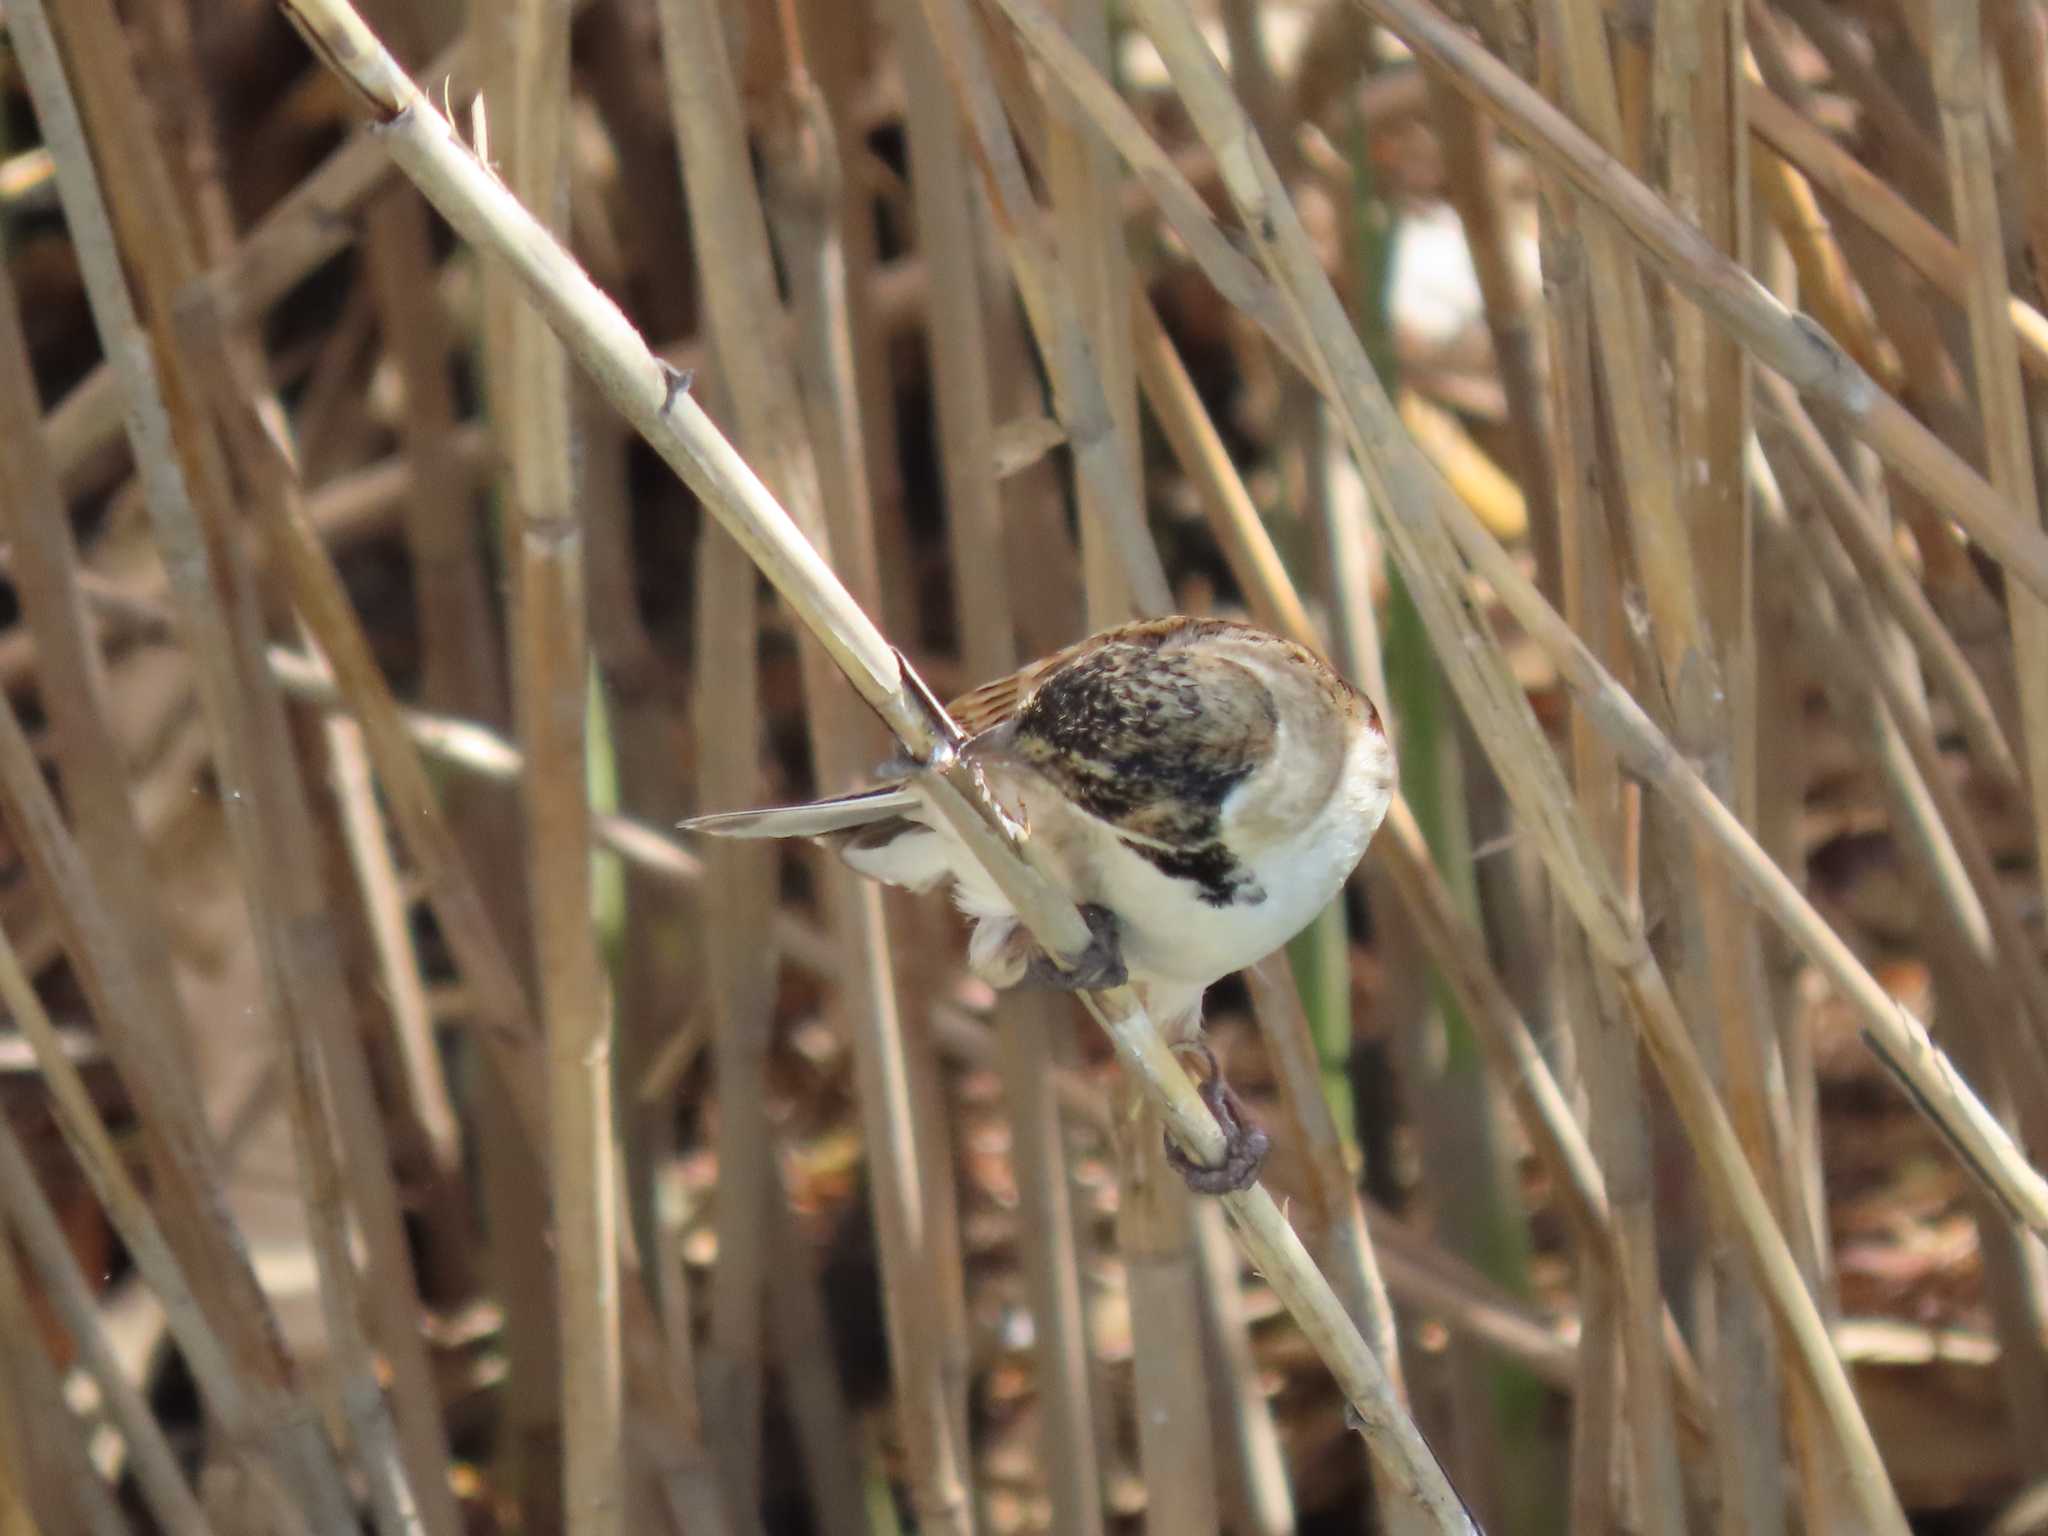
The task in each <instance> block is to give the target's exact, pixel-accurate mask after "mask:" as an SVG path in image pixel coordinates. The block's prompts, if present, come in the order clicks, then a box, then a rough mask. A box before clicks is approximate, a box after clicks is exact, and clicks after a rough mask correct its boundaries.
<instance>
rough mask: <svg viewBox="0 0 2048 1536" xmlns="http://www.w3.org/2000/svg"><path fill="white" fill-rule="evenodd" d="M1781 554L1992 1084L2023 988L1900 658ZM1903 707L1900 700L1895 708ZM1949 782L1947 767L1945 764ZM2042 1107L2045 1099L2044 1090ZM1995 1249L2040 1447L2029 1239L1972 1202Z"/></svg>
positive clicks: (2017, 1382)
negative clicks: (1977, 884) (1929, 766)
mask: <svg viewBox="0 0 2048 1536" xmlns="http://www.w3.org/2000/svg"><path fill="white" fill-rule="evenodd" d="M1774 532H1775V533H1776V534H1777V538H1776V540H1775V541H1774V548H1775V549H1776V550H1777V551H1778V552H1779V553H1780V554H1781V556H1782V557H1784V558H1787V559H1789V560H1791V561H1792V562H1794V563H1795V564H1796V565H1797V566H1798V567H1799V568H1800V574H1801V575H1802V576H1804V577H1805V578H1806V581H1805V590H1806V591H1807V592H1808V593H1810V594H1812V593H1818V594H1823V596H1822V598H1821V600H1820V601H1819V602H1817V603H1816V602H1814V601H1812V600H1811V599H1809V600H1808V601H1807V602H1806V603H1803V604H1802V605H1801V613H1802V615H1803V617H1804V621H1805V626H1806V628H1807V630H1808V631H1809V634H1810V637H1811V640H1812V642H1813V643H1814V645H1815V648H1816V651H1817V654H1818V659H1819V661H1820V662H1821V664H1822V668H1823V670H1822V672H1821V676H1822V677H1823V678H1824V680H1825V683H1826V686H1827V689H1828V695H1829V699H1830V703H1831V707H1832V708H1833V709H1834V710H1835V711H1836V713H1837V714H1838V715H1839V716H1840V717H1841V718H1843V719H1844V720H1849V721H1854V722H1856V724H1855V727H1854V729H1855V731H1856V734H1857V735H1858V736H1859V737H1861V738H1862V740H1863V743H1864V747H1865V750H1866V752H1867V753H1868V754H1869V756H1870V758H1871V760H1872V762H1873V764H1874V766H1875V767H1876V769H1877V770H1878V775H1879V780H1880V784H1881V786H1882V787H1883V789H1884V792H1885V799H1886V802H1887V804H1888V806H1889V808H1890V812H1891V819H1892V824H1893V827H1894V829H1895V833H1896V835H1897V836H1898V837H1899V840H1900V842H1901V844H1902V845H1903V848H1904V850H1905V853H1906V855H1907V860H1908V872H1909V877H1910V878H1911V881H1912V884H1913V885H1914V886H1915V887H1916V890H1915V894H1916V896H1917V898H1918V905H1919V906H1920V908H1921V911H1922V913H1923V915H1924V916H1925V918H1926V920H1927V938H1928V943H1929V949H1930V957H1931V963H1932V965H1933V967H1934V971H1935V975H1936V977H1937V984H1938V985H1940V986H1942V988H1943V993H1944V996H1945V997H1949V998H1952V999H1953V1000H1954V1001H1955V1003H1956V1004H1957V1006H1956V1007H1955V1009H1954V1010H1953V1012H1952V1013H1951V1015H1950V1018H1951V1024H1952V1032H1953V1034H1954V1037H1955V1048H1956V1051H1957V1054H1958V1056H1959V1057H1960V1058H1961V1059H1963V1060H1965V1061H1966V1063H1967V1064H1968V1065H1970V1066H1971V1067H1972V1069H1973V1070H1976V1071H1978V1072H1980V1073H1986V1072H1987V1070H1988V1069H1991V1068H1993V1067H1995V1065H1996V1042H1995V1040H1994V1038H1993V1036H1992V1035H1990V1034H1989V1033H1987V1032H1986V1031H1985V1029H1984V1028H1983V1024H1982V1021H1983V1020H1985V1019H1988V1018H1991V1017H1994V1016H1997V1015H1998V1014H2000V1013H2004V1012H2009V1011H2010V1010H2011V1009H2012V1007H2013V999H2012V998H2011V996H2010V992H2011V980H2010V978H2009V977H2008V976H2005V975H2002V974H2001V973H2000V972H1999V970H1998V967H1997V957H1996V955H1995V954H1994V953H1992V952H1991V949H1990V934H1989V931H1988V928H1987V924H1986V920H1985V916H1984V912H1983V909H1982V907H1981V906H1980V904H1979V903H1978V900H1977V897H1976V895H1975V893H1974V892H1973V891H1972V890H1971V886H1970V876H1969V874H1968V873H1966V872H1965V869H1964V864H1963V861H1962V860H1961V859H1959V857H1958V853H1957V849H1956V839H1955V836H1954V835H1953V831H1952V828H1951V827H1950V826H1944V824H1943V817H1942V810H1941V807H1940V806H1939V805H1938V803H1937V800H1936V798H1935V796H1934V795H1932V794H1930V788H1931V784H1930V781H1929V780H1928V779H1927V778H1926V776H1925V775H1924V773H1923V771H1922V769H1921V767H1920V766H1919V764H1918V763H1917V762H1916V761H1915V760H1914V759H1915V756H1916V755H1917V754H1916V753H1915V752H1914V750H1913V749H1912V748H1910V747H1908V746H1907V745H1906V743H1905V741H1904V739H1903V738H1904V736H1905V735H1906V734H1907V732H1908V730H1909V729H1910V727H1909V726H1908V722H1912V723H1913V725H1916V726H1917V727H1918V730H1919V732H1920V733H1921V734H1923V735H1924V734H1925V733H1926V725H1925V720H1924V718H1923V717H1922V716H1921V715H1920V713H1919V706H1916V705H1915V704H1914V703H1913V702H1912V701H1910V700H1905V699H1903V698H1901V697H1900V692H1901V690H1900V687H1899V682H1900V680H1899V679H1898V678H1897V677H1893V678H1891V679H1890V680H1889V682H1888V684H1887V683H1880V682H1879V681H1878V678H1880V677H1882V675H1883V674H1884V673H1886V672H1887V671H1888V670H1890V668H1888V667H1887V664H1886V658H1887V656H1888V655H1889V656H1891V657H1896V656H1897V655H1898V649H1897V646H1896V645H1895V644H1891V643H1888V641H1887V638H1886V637H1883V636H1880V635H1879V634H1877V633H1876V632H1875V631H1874V630H1872V629H1870V628H1867V627H1862V626H1857V627H1855V628H1853V629H1852V627H1851V626H1850V625H1848V624H1846V623H1844V622H1842V620H1843V618H1844V615H1843V612H1842V609H1841V605H1840V604H1839V603H1831V602H1829V601H1828V600H1827V598H1826V596H1825V595H1824V594H1827V593H1828V592H1829V591H1830V589H1831V585H1832V583H1831V582H1830V580H1829V579H1828V578H1827V577H1824V576H1823V575H1822V574H1821V572H1820V571H1819V570H1818V569H1817V568H1816V565H1817V559H1818V551H1816V550H1809V549H1807V548H1804V547H1802V545H1801V541H1799V540H1798V539H1797V538H1796V536H1793V535H1792V534H1791V532H1790V529H1789V526H1788V525H1787V524H1786V523H1785V522H1784V520H1783V518H1782V516H1781V517H1780V518H1779V519H1778V525H1777V527H1776V528H1775V529H1774ZM1894 700H1897V701H1898V706H1897V707H1895V705H1894ZM1936 767H1937V771H1938V770H1939V765H1938V764H1937V765H1936ZM2036 1096H2038V1088H2037V1089H2036ZM1972 1206H1973V1211H1974V1215H1975V1217H1976V1220H1977V1222H1978V1226H1979V1241H1980V1245H1981V1247H1982V1250H1983V1262H1984V1268H1985V1282H1986V1290H1987V1292H1988V1294H1989V1299H1990V1303H1991V1309H1992V1314H1993V1317H1994V1320H1995V1322H1996V1326H1997V1330H1998V1333H1999V1336H2000V1338H2001V1340H2002V1341H2003V1346H2002V1348H2001V1351H2000V1359H2001V1368H2002V1374H2003V1375H2004V1376H2005V1377H2006V1380H2007V1394H2006V1395H2007V1401H2008V1406H2009V1408H2010V1410H2011V1413H2012V1418H2013V1431H2014V1434H2015V1437H2016V1443H2017V1444H2022V1445H2031V1444H2037V1443H2039V1436H2040V1434H2041V1432H2042V1423H2043V1415H2044V1414H2048V1401H2044V1398H2043V1383H2044V1382H2048V1377H2044V1375H2043V1373H2042V1370H2041V1362H2040V1346H2039V1342H2038V1341H2039V1338H2040V1328H2041V1325H2040V1313H2039V1297H2038V1295H2037V1294H2036V1293H2035V1291H2034V1288H2033V1286H2032V1283H2031V1280H2030V1278H2029V1276H2028V1270H2029V1267H2030V1266H2029V1262H2028V1259H2027V1257H2026V1255H2025V1252H2024V1246H2025V1244H2026V1243H2027V1242H2028V1239H2027V1237H2026V1235H2025V1234H2024V1233H2022V1232H2018V1231H2015V1230H2014V1229H2012V1228H2011V1227H2010V1226H2009V1225H2007V1224H2005V1223H2003V1222H2001V1221H2000V1220H1999V1219H1998V1212H1997V1210H1996V1208H1995V1206H1993V1205H1992V1204H1991V1203H1990V1202H1989V1201H1988V1200H1987V1199H1985V1198H1984V1196H1983V1195H1982V1194H1981V1192H1979V1193H1977V1195H1976V1198H1975V1199H1973V1201H1972Z"/></svg>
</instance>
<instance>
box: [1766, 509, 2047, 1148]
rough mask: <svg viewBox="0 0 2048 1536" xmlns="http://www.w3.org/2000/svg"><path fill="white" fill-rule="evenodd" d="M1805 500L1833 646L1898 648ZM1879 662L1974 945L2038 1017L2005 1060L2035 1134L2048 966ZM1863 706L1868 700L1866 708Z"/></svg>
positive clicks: (1877, 683)
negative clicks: (2024, 1092) (1834, 615)
mask: <svg viewBox="0 0 2048 1536" xmlns="http://www.w3.org/2000/svg"><path fill="white" fill-rule="evenodd" d="M1797 505H1798V506H1799V508H1800V515H1799V516H1797V517H1796V518H1795V519H1794V520H1795V521H1796V522H1798V523H1799V524H1801V528H1800V533H1801V536H1802V539H1803V541H1804V547H1805V553H1806V559H1805V561H1803V562H1802V564H1803V565H1804V567H1805V568H1806V569H1807V570H1809V571H1810V572H1811V574H1813V575H1814V577H1815V579H1816V580H1819V581H1821V582H1822V584H1823V586H1824V588H1825V590H1827V591H1828V592H1830V593H1832V595H1833V601H1834V604H1835V608H1836V610H1837V612H1838V614H1839V627H1840V629H1841V630H1842V631H1843V632H1844V634H1843V638H1836V637H1834V636H1833V635H1832V633H1829V634H1826V635H1824V636H1823V638H1822V643H1823V644H1825V645H1829V646H1830V647H1842V646H1844V645H1845V644H1846V649H1847V650H1848V652H1849V653H1851V654H1860V653H1862V652H1865V651H1867V652H1868V653H1869V654H1870V655H1871V656H1873V657H1882V656H1885V655H1887V654H1889V653H1890V651H1891V649H1892V648H1891V647H1890V646H1889V645H1888V643H1887V641H1886V634H1885V631H1886V626H1885V625H1884V624H1883V623H1882V621H1881V620H1880V618H1879V616H1878V615H1877V613H1876V612H1875V611H1874V609H1873V607H1872V605H1871V603H1870V600H1869V595H1868V593H1867V591H1866V590H1865V588H1864V585H1863V583H1862V580H1861V579H1860V573H1859V572H1858V571H1857V569H1856V566H1855V565H1854V563H1853V562H1852V561H1851V560H1850V558H1849V556H1848V554H1847V553H1846V552H1845V550H1844V549H1843V548H1842V545H1841V542H1840V541H1839V540H1838V539H1837V537H1836V536H1835V532H1834V530H1833V528H1831V527H1829V526H1827V525H1826V524H1825V523H1821V524H1820V525H1819V526H1816V525H1815V521H1814V519H1815V516H1816V514H1814V513H1813V512H1812V511H1811V503H1810V501H1804V502H1800V503H1798V504H1797ZM1866 516H1867V514H1866ZM1830 629H1832V626H1831V627H1830ZM1872 665H1873V668H1874V672H1875V676H1874V679H1873V680H1872V682H1871V684H1870V686H1871V688H1874V689H1875V690H1876V694H1877V696H1878V697H1879V698H1880V699H1881V700H1882V702H1883V704H1884V706H1885V708H1886V709H1887V710H1888V711H1889V712H1890V715H1891V717H1892V721H1893V726H1892V729H1893V730H1894V731H1895V732H1896V734H1897V735H1898V737H1899V739H1900V750H1901V751H1902V752H1904V753H1905V754H1906V755H1907V756H1908V757H1909V758H1910V760H1911V764H1912V767H1913V769H1914V771H1915V772H1916V773H1917V775H1918V776H1919V779H1920V780H1921V782H1922V784H1923V785H1924V788H1917V789H1915V790H1914V796H1915V798H1916V799H1918V798H1920V797H1922V796H1924V797H1927V799H1928V800H1929V802H1930V804H1931V808H1932V814H1933V816H1934V819H1935V824H1936V826H1937V828H1938V829H1939V835H1940V840H1941V841H1942V842H1943V843H1944V844H1947V843H1949V842H1951V841H1952V843H1953V847H1952V849H1950V850H1949V851H1948V852H1947V853H1946V854H1945V855H1944V858H1943V859H1942V860H1941V862H1942V863H1943V864H1944V865H1945V866H1947V867H1949V868H1953V869H1955V870H1956V872H1957V873H1958V874H1959V875H1961V876H1962V877H1963V880H1962V884H1961V886H1960V887H1959V888H1958V887H1953V886H1951V887H1949V890H1950V891H1951V892H1952V893H1954V894H1956V895H1957V901H1956V902H1955V903H1953V904H1952V905H1953V906H1954V918H1955V922H1956V926H1957V928H1958V930H1959V931H1961V932H1964V933H1969V934H1972V935H1973V936H1974V937H1973V939H1972V942H1971V948H1972V949H1973V950H1974V951H1975V952H1976V955H1977V958H1978V963H1980V964H1982V965H1983V966H1984V967H1985V969H1986V972H1987V976H1986V981H1987V983H1989V982H1991V981H1993V980H1994V975H1993V973H1995V984H1996V985H1997V987H1998V989H1999V990H2000V991H2001V992H2002V993H2005V994H2007V1003H2008V1007H2009V1010H2010V1012H2012V1013H2016V1014H2019V1015H2022V1016H2024V1017H2025V1018H2026V1019H2028V1020H2031V1021H2032V1027H2031V1029H2028V1030H2022V1031H2019V1032H2017V1033H2018V1035H2019V1037H2020V1041H2023V1042H2024V1043H2020V1042H2019V1041H2015V1043H2013V1044H2011V1045H2008V1046H2007V1047H2006V1049H2005V1050H2004V1052H2003V1053H2002V1054H2003V1055H2004V1057H2005V1070H2007V1071H2009V1072H2011V1073H2012V1075H2013V1080H2014V1083H2015V1084H2016V1085H2017V1084H2022V1083H2023V1084H2026V1085H2028V1086H2029V1088H2030V1093H2029V1096H2028V1097H2029V1099H2030V1100H2031V1101H2032V1102H2031V1103H2030V1104H2028V1105H2026V1106H2024V1107H2025V1108H2026V1109H2027V1110H2028V1113H2029V1115H2030V1117H2031V1118H2030V1120H2029V1127H2030V1131H2031V1132H2032V1135H2030V1139H2035V1138H2037V1137H2039V1136H2041V1135H2044V1134H2048V1125H2043V1124H2042V1123H2041V1120H2040V1114H2041V1104H2040V1102H2039V1101H2040V1095H2041V1091H2042V1089H2043V1088H2044V1087H2048V1055H2044V1050H2043V1047H2044V1043H2048V1030H2044V1029H2043V1020H2044V1018H2048V974H2044V972H2043V970H2042V967H2041V965H2040V963H2039V961H2038V960H2036V959H2034V958H2033V955H2034V950H2033V944H2032V941H2031V940H2030V939H2029V938H2028V936H2027V931H2026V928H2025V925H2024V924H2023V923H2022V921H2021V919H2020V914H2019V911H2018V909H2017V907H2016V906H2015V904H2014V901H2013V898H2012V894H2011V892H2010V890H2009V889H2008V888H2007V887H2006V885H2005V883H2004V881H2003V879H2002V878H2001V877H2000V875H1999V873H1998V870H1997V868H1996V865H1995V863H1994V862H1993V859H1992V855H1991V851H1990V849H1989V848H1988V847H1987V846H1986V845H1985V842H1984V837H1983V833H1982V831H1981V830H1980V828H1979V827H1978V826H1977V823H1976V821H1975V818H1974V816H1973V815H1972V813H1971V812H1970V810H1969V808H1968V807H1967V806H1966V805H1965V804H1964V801H1963V798H1962V795H1961V792H1960V790H1959V789H1958V787H1957V786H1956V784H1955V782H1954V780H1953V779H1952V778H1951V776H1950V773H1949V771H1948V769H1947V768H1946V767H1945V766H1944V764H1943V763H1942V759H1941V751H1940V747H1939V745H1938V743H1937V742H1936V740H1935V736H1934V731H1933V727H1932V725H1931V724H1930V723H1929V722H1928V721H1927V720H1926V718H1925V714H1926V707H1925V703H1924V700H1920V701H1915V700H1914V699H1912V698H1911V697H1909V695H1908V694H1907V692H1906V690H1905V685H1904V683H1903V681H1902V679H1901V676H1900V675H1899V673H1898V672H1897V669H1896V668H1895V667H1892V666H1883V665H1878V664H1876V663H1875V662H1873V663H1872ZM1861 707H1862V706H1861V705H1860V704H1859V705H1858V708H1861ZM2008 1038H2009V1037H2008Z"/></svg>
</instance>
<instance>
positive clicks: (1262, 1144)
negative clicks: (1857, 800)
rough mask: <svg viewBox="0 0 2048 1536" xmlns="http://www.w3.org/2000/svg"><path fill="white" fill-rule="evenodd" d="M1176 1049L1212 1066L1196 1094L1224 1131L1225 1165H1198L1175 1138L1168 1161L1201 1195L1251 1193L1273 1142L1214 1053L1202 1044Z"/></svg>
mask: <svg viewBox="0 0 2048 1536" xmlns="http://www.w3.org/2000/svg"><path fill="white" fill-rule="evenodd" d="M1173 1049H1175V1050H1176V1051H1199V1052H1201V1054H1202V1059H1203V1061H1204V1063H1205V1064H1206V1065H1207V1066H1208V1069H1209V1070H1208V1072H1207V1074H1206V1075H1205V1076H1204V1077H1203V1078H1202V1080H1201V1082H1200V1083H1198V1084H1197V1085H1196V1087H1195V1092H1196V1093H1197V1094H1199V1095H1200V1096H1201V1099H1202V1102H1203V1103H1204V1104H1206V1105H1208V1106H1209V1113H1210V1114H1212V1115H1214V1116H1215V1117H1216V1123H1217V1124H1218V1125H1219V1126H1221V1127H1222V1128H1223V1161H1222V1162H1220V1163H1218V1164H1216V1165H1215V1166H1214V1167H1209V1166H1206V1165H1204V1164H1202V1163H1198V1162H1196V1161H1195V1160H1194V1159H1193V1158H1191V1157H1189V1156H1188V1155H1187V1153H1185V1152H1183V1151H1181V1149H1180V1148H1179V1147H1177V1146H1175V1145H1174V1142H1173V1138H1172V1137H1171V1136H1169V1137H1167V1138H1166V1161H1167V1162H1168V1163H1169V1164H1170V1165H1171V1166H1172V1168H1173V1170H1174V1172H1176V1173H1178V1174H1179V1175H1180V1176H1181V1177H1182V1178H1184V1179H1186V1180H1187V1181H1188V1188H1189V1189H1191V1190H1193V1191H1194V1192H1195V1193H1196V1194H1198V1195H1227V1194H1229V1193H1230V1192H1231V1191H1232V1190H1236V1189H1249V1188H1250V1187H1251V1186H1252V1184H1253V1183H1254V1182H1255V1181H1256V1180H1257V1179H1258V1176H1259V1166H1260V1164H1262V1163H1264V1162H1265V1160H1266V1153H1267V1151H1268V1150H1269V1149H1270V1148H1271V1147H1272V1145H1273V1138H1272V1137H1270V1136H1268V1135H1267V1134H1266V1132H1265V1130H1264V1129H1263V1128H1262V1127H1261V1126H1260V1125H1259V1123H1258V1122H1257V1121H1255V1120H1253V1119H1252V1118H1251V1116H1250V1115H1249V1114H1247V1113H1246V1112H1245V1107H1244V1101H1243V1100H1242V1099H1240V1098H1238V1096H1237V1094H1236V1092H1235V1091H1234V1090H1232V1088H1231V1086H1230V1084H1229V1083H1227V1082H1225V1081H1224V1078H1223V1068H1222V1066H1221V1065H1220V1064H1219V1063H1218V1062H1217V1060H1216V1053H1215V1052H1214V1051H1212V1050H1210V1049H1209V1047H1208V1046H1207V1045H1204V1044H1203V1043H1202V1042H1201V1041H1199V1040H1197V1041H1190V1042H1189V1043H1188V1044H1185V1045H1176V1046H1175V1047H1173Z"/></svg>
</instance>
